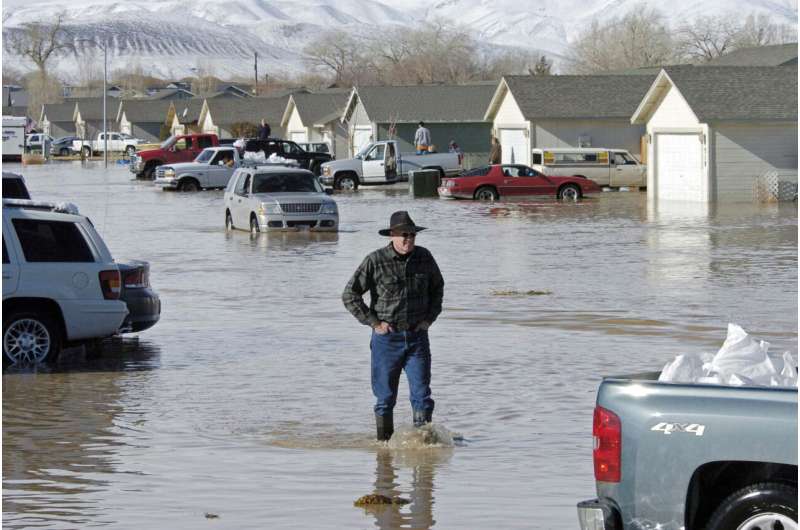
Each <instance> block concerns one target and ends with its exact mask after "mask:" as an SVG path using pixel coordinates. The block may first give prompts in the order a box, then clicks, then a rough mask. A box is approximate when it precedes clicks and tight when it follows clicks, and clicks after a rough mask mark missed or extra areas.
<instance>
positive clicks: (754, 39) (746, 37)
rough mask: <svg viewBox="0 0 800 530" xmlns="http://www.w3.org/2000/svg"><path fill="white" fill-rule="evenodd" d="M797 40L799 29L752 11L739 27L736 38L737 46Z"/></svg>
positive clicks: (763, 44) (751, 46)
mask: <svg viewBox="0 0 800 530" xmlns="http://www.w3.org/2000/svg"><path fill="white" fill-rule="evenodd" d="M789 42H797V30H796V29H794V28H793V27H791V26H789V25H788V24H777V23H774V22H772V19H771V18H770V17H769V16H768V15H765V14H763V13H760V14H755V13H751V14H750V15H748V16H747V18H746V19H745V21H744V24H742V26H741V27H740V28H739V31H738V32H737V34H736V38H735V42H734V44H735V47H736V48H754V47H757V46H769V45H772V44H786V43H789Z"/></svg>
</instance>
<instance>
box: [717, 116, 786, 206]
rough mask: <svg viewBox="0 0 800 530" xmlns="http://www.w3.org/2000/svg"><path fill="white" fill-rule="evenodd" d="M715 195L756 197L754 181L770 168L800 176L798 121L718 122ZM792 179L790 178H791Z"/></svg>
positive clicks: (734, 198)
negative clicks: (799, 168)
mask: <svg viewBox="0 0 800 530" xmlns="http://www.w3.org/2000/svg"><path fill="white" fill-rule="evenodd" d="M712 131H713V133H712V134H713V142H714V146H713V154H714V169H715V173H714V186H713V190H714V198H716V199H717V200H719V201H726V202H735V201H750V200H752V199H753V181H754V180H755V179H756V178H757V177H758V176H760V175H762V174H763V173H765V172H767V171H773V170H775V171H778V173H780V174H781V175H788V176H791V178H792V180H795V181H796V179H797V123H796V122H793V123H773V124H765V123H761V124H748V123H736V124H719V123H717V124H714V125H713V128H712ZM787 180H788V179H787Z"/></svg>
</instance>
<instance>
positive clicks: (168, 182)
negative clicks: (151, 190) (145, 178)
mask: <svg viewBox="0 0 800 530" xmlns="http://www.w3.org/2000/svg"><path fill="white" fill-rule="evenodd" d="M153 184H154V185H155V186H158V187H159V188H163V189H172V188H177V187H178V179H176V178H175V177H158V178H156V179H155V180H154V181H153Z"/></svg>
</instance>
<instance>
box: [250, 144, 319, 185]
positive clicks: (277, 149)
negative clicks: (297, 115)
mask: <svg viewBox="0 0 800 530" xmlns="http://www.w3.org/2000/svg"><path fill="white" fill-rule="evenodd" d="M244 150H245V151H247V152H251V153H258V152H263V153H264V157H266V158H268V157H269V156H271V155H273V154H275V155H277V156H280V157H281V158H285V159H287V160H295V161H297V165H298V166H299V167H300V168H302V169H307V170H309V171H311V172H312V173H314V174H315V175H317V176H318V175H319V174H320V167H321V166H322V164H323V163H325V162H327V161H329V160H331V159H332V158H333V157H332V156H331V155H330V154H329V153H318V152H308V151H306V150H305V149H303V148H302V147H300V146H299V145H297V144H296V143H294V142H292V141H291V140H282V139H280V138H267V139H265V140H258V139H252V138H251V139H249V140H246V141H245V143H244Z"/></svg>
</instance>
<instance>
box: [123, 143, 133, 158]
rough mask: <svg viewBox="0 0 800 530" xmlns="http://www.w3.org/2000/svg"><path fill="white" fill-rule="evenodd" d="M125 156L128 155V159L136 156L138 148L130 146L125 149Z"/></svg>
mask: <svg viewBox="0 0 800 530" xmlns="http://www.w3.org/2000/svg"><path fill="white" fill-rule="evenodd" d="M125 154H126V155H128V158H130V157H132V156H133V155H135V154H136V148H135V147H134V146H132V145H129V146H128V147H126V148H125Z"/></svg>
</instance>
